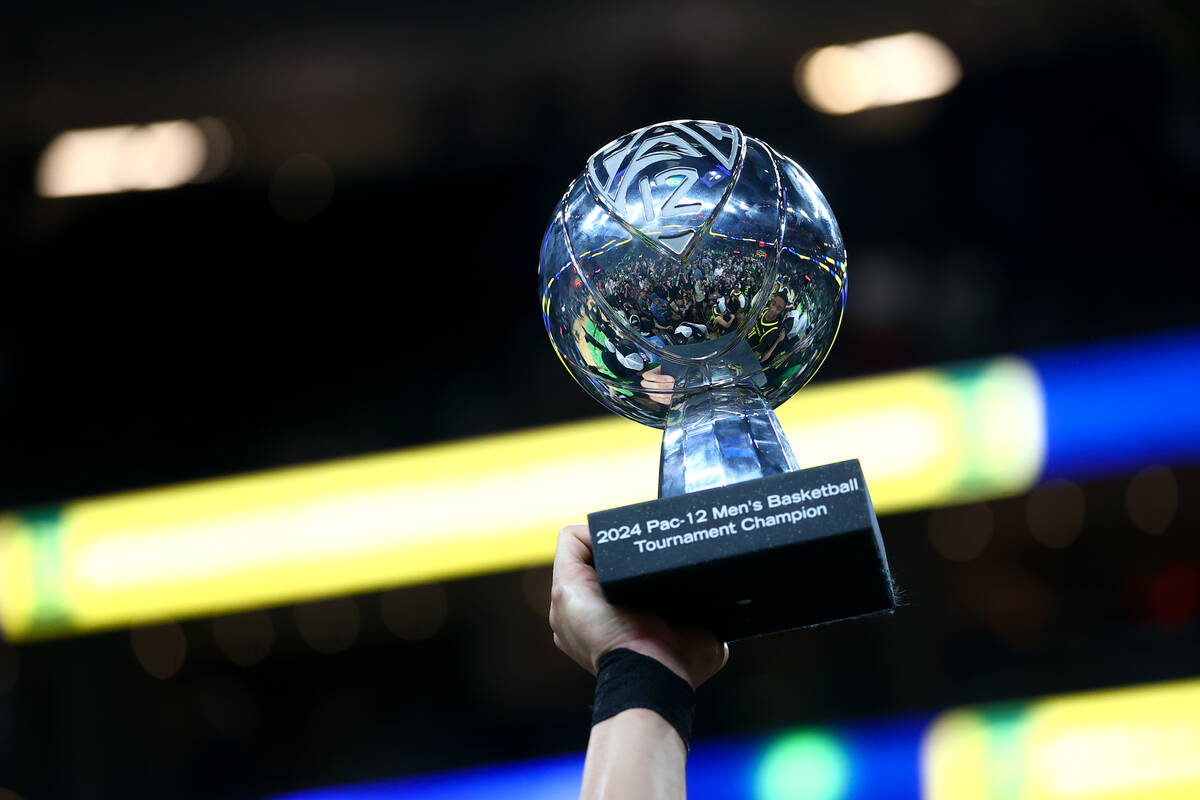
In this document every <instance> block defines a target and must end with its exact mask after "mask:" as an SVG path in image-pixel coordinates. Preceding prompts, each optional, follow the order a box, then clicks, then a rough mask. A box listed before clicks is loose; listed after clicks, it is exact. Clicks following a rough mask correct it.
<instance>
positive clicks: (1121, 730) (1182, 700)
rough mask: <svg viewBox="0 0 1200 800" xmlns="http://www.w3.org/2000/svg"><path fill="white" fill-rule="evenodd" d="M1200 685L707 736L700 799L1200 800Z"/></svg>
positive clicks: (548, 796)
mask: <svg viewBox="0 0 1200 800" xmlns="http://www.w3.org/2000/svg"><path fill="white" fill-rule="evenodd" d="M1197 753H1200V681H1196V680H1189V681H1179V682H1173V683H1160V684H1151V685H1146V686H1139V687H1132V688H1116V689H1106V690H1101V691H1095V692H1087V693H1082V694H1073V695H1062V696H1057V697H1047V698H1039V699H1034V700H1031V701H1016V702H1010V703H1003V704H997V705H980V706H967V707H961V708H956V709H951V710H949V711H946V712H943V713H940V714H937V715H936V716H925V715H921V716H916V717H908V718H898V719H897V718H893V719H877V720H870V721H863V722H858V723H854V724H850V725H831V726H820V727H809V728H800V729H791V730H785V731H781V732H779V733H777V734H774V735H768V736H762V735H757V736H745V737H740V738H736V739H726V740H717V741H703V740H700V741H697V742H696V743H695V744H694V747H693V748H692V751H691V753H690V754H689V757H688V764H687V772H688V797H690V798H692V800H883V799H884V798H887V799H888V800H1149V798H1154V800H1195V798H1196V797H1200V758H1197ZM582 767H583V758H582V756H581V755H576V754H572V755H565V756H557V757H554V758H545V759H539V760H534V761H525V762H516V763H508V764H498V765H488V766H482V767H475V768H472V769H467V770H461V771H455V772H445V773H440V774H430V775H423V776H417V777H405V778H401V779H398V780H393V781H379V782H374V783H369V784H357V785H343V786H330V787H326V788H319V789H308V790H304V791H300V792H294V793H289V794H286V795H282V796H280V797H279V800H283V798H287V800H368V798H372V799H377V798H385V797H386V798H390V800H418V799H419V800H450V798H460V797H487V798H490V799H491V800H517V798H520V800H529V798H541V800H568V798H574V797H577V796H578V794H579V780H580V778H579V776H580V774H581V772H582Z"/></svg>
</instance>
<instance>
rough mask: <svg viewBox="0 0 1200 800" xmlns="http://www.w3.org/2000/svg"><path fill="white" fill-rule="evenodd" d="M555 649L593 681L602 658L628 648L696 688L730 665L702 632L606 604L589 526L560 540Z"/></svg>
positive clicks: (554, 590)
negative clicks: (588, 674)
mask: <svg viewBox="0 0 1200 800" xmlns="http://www.w3.org/2000/svg"><path fill="white" fill-rule="evenodd" d="M550 628H551V629H552V630H553V631H554V644H556V645H557V646H558V649H559V650H562V651H563V652H564V653H566V654H567V655H568V656H570V657H571V658H572V659H573V660H574V661H575V663H577V664H579V666H581V667H583V668H584V669H586V670H587V671H588V672H590V673H592V674H593V675H595V674H596V665H597V663H598V662H599V661H600V657H601V656H603V655H604V654H605V653H607V652H609V651H610V650H615V649H617V648H618V647H626V648H628V649H630V650H633V651H634V652H637V653H641V654H642V655H644V656H649V657H650V658H653V659H656V660H657V661H659V662H660V663H661V664H663V665H664V666H666V667H667V668H668V669H670V670H671V671H672V672H674V673H675V674H676V675H678V676H679V677H681V678H683V679H684V680H685V681H687V682H688V683H689V684H690V685H691V686H692V688H693V689H694V688H696V687H697V686H699V685H700V684H702V683H704V681H706V680H708V679H709V678H711V677H712V676H713V675H715V674H716V673H717V672H718V671H720V669H721V668H722V667H723V666H725V662H726V661H728V660H729V647H728V645H726V644H725V643H724V642H720V641H718V640H717V637H715V636H714V635H713V634H712V632H711V631H708V630H706V629H704V628H696V627H683V626H674V625H669V624H667V622H666V621H665V620H664V619H663V618H662V617H660V616H658V615H657V614H652V613H649V612H644V611H634V610H632V609H629V608H624V607H621V606H613V605H610V604H609V603H608V601H607V600H605V599H604V594H603V593H602V592H601V590H600V583H599V581H598V580H597V579H596V570H595V567H593V562H592V542H591V536H590V535H589V534H588V528H587V526H586V525H568V526H567V527H565V528H563V529H562V531H561V532H560V533H559V535H558V551H557V552H556V553H555V555H554V583H553V585H552V587H551V589H550Z"/></svg>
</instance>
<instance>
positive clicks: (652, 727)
mask: <svg viewBox="0 0 1200 800" xmlns="http://www.w3.org/2000/svg"><path fill="white" fill-rule="evenodd" d="M550 627H551V629H553V631H554V643H555V644H556V645H558V647H559V649H560V650H562V651H563V652H564V653H566V654H567V655H568V656H570V657H571V658H572V659H574V660H575V662H576V663H578V664H579V665H580V666H581V667H583V668H584V669H586V670H587V671H588V672H591V673H592V674H593V675H597V674H598V677H597V687H596V703H595V707H594V708H595V712H594V715H593V723H594V724H593V727H592V735H591V737H590V739H589V740H588V750H587V759H586V762H585V765H584V771H583V789H582V791H581V794H580V797H581V798H583V800H600V799H601V798H604V799H605V800H608V799H609V798H612V799H613V800H615V799H616V798H621V799H622V800H624V798H649V799H651V800H668V799H669V800H676V799H678V798H683V797H684V796H685V791H684V786H685V784H684V763H685V762H686V760H687V739H688V738H689V737H690V734H691V715H692V705H691V704H692V692H693V691H694V689H695V688H696V687H697V686H699V685H700V684H701V683H703V682H704V681H705V680H707V679H708V678H710V677H711V676H712V675H714V674H715V673H716V672H717V671H718V670H720V669H721V667H723V666H724V665H725V661H726V660H727V658H728V655H729V650H728V648H727V647H726V646H725V645H724V644H723V643H722V642H719V641H717V639H716V637H714V636H713V635H712V633H710V632H709V631H707V630H703V629H700V628H684V627H676V626H671V625H668V624H667V623H666V622H665V621H664V620H663V619H662V618H661V617H659V616H657V615H655V614H649V613H645V612H638V611H633V610H631V609H627V608H620V607H615V606H612V605H609V604H608V602H607V601H606V600H605V599H604V595H603V594H602V593H601V590H600V584H599V583H598V582H597V580H596V571H595V569H594V568H593V566H592V546H591V538H590V536H589V535H588V529H587V526H586V525H569V526H567V527H566V528H563V530H562V532H561V533H560V534H559V537H558V552H557V553H556V555H555V558H554V583H553V588H552V589H551V592H550Z"/></svg>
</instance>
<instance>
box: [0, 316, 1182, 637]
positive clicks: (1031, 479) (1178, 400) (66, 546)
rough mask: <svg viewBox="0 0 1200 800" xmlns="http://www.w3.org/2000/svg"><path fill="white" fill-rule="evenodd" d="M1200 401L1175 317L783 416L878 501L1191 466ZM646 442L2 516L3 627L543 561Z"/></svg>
mask: <svg viewBox="0 0 1200 800" xmlns="http://www.w3.org/2000/svg"><path fill="white" fill-rule="evenodd" d="M1115 375H1119V376H1121V379H1120V380H1114V378H1113V376H1115ZM1198 396H1200V332H1186V333H1177V334H1163V335H1159V336H1153V337H1147V338H1143V339H1138V340H1134V341H1130V342H1123V343H1119V344H1108V345H1095V346H1089V347H1080V348H1067V349H1063V350H1056V351H1051V352H1043V353H1035V354H1032V355H1030V356H1028V357H1015V356H1005V357H1001V358H994V359H989V360H985V361H979V362H970V363H965V364H959V365H954V366H950V367H945V368H939V369H920V370H912V371H909V372H904V373H897V374H893V375H884V376H878V377H871V378H865V379H859V380H851V381H843V382H839V383H830V384H824V385H821V386H816V387H812V388H810V389H806V390H805V391H803V392H801V393H800V394H799V395H798V396H797V397H796V398H795V399H793V400H792V401H791V402H789V403H787V404H785V405H783V406H781V407H780V409H779V413H778V416H779V420H780V422H781V424H782V425H783V427H784V429H785V431H786V432H787V435H788V437H789V439H790V440H791V441H792V442H794V443H795V448H796V452H797V453H798V454H799V457H800V460H801V463H802V464H803V465H805V466H808V465H816V464H825V463H831V462H834V461H840V460H843V459H850V458H858V459H860V460H861V462H862V465H863V470H864V473H865V474H866V477H867V481H868V484H869V486H870V490H871V496H872V498H873V500H874V502H875V507H876V509H877V510H878V511H879V512H881V513H886V512H896V511H901V510H914V509H920V508H930V507H936V506H945V505H955V504H965V503H970V502H973V501H979V500H983V499H986V498H989V497H998V496H1007V495H1013V494H1021V493H1024V492H1027V491H1029V490H1030V489H1031V488H1033V487H1034V486H1035V485H1037V484H1038V483H1039V482H1040V481H1042V480H1047V479H1052V478H1063V477H1067V476H1074V477H1075V478H1077V479H1078V478H1087V477H1092V476H1096V475H1124V474H1129V473H1130V472H1132V471H1135V470H1138V469H1141V468H1142V467H1145V466H1146V465H1148V464H1169V463H1182V462H1189V461H1194V460H1196V459H1197V458H1198V457H1200V404H1197V403H1196V402H1195V398H1196V397H1198ZM659 445H660V434H659V433H658V432H657V431H655V430H653V429H650V428H646V427H643V426H640V425H635V424H632V423H629V422H627V421H625V420H620V419H616V418H605V419H597V420H590V421H585V422H578V423H572V424H568V425H559V426H554V427H548V428H541V429H536V430H530V431H523V432H517V433H508V434H502V435H496V436H489V437H484V438H480V439H474V440H466V441H460V442H450V443H445V444H439V445H431V446H426V447H420V448H414V449H411V450H406V451H402V452H397V453H384V454H378V455H372V456H364V457H357V458H348V459H342V460H338V461H334V462H330V463H326V464H314V465H310V466H303V467H294V468H289V469H279V470H273V471H268V472H263V473H259V474H254V475H245V476H238V477H230V478H223V479H218V480H211V481H204V482H198V483H194V484H184V485H179V486H171V487H165V488H157V489H150V490H146V491H139V492H130V493H127V494H122V495H115V496H111V497H101V498H95V499H87V500H80V501H75V502H68V503H65V504H63V505H61V506H55V507H49V508H40V509H36V510H28V511H24V512H21V511H17V512H13V513H7V514H0V626H2V627H3V631H4V635H5V637H6V638H8V639H11V640H21V639H30V638H37V637H44V636H54V635H67V634H71V633H76V632H82V631H88V630H95V629H100V628H106V627H113V626H120V625H130V624H135V625H136V624H147V623H151V622H155V621H160V620H165V619H174V618H181V617H185V616H196V615H206V614H214V613H224V612H228V611H233V610H238V609H244V608H254V607H261V606H263V605H270V604H285V603H293V602H297V601H301V600H306V599H317V598H322V597H330V596H335V595H343V594H349V593H354V592H363V591H374V590H378V589H384V588H389V587H399V586H405V585H412V584H419V583H428V582H430V581H437V580H442V579H445V578H449V577H456V576H467V575H474V574H479V573H483V572H499V571H506V570H514V569H523V568H528V567H531V566H534V565H538V564H546V563H549V561H550V560H551V558H552V556H553V553H554V544H555V538H556V537H555V534H556V532H557V531H558V529H559V528H560V527H561V526H562V525H563V524H564V523H566V522H570V521H572V520H581V519H584V517H585V516H586V514H587V513H588V512H589V511H593V510H595V509H598V508H611V507H614V506H620V505H625V504H628V503H633V502H637V501H641V500H645V499H646V498H647V497H648V496H650V495H651V494H652V493H653V491H654V487H655V486H656V485H657V482H656V477H657V468H658V455H659ZM1064 538H1065V536H1064ZM1055 541H1061V540H1058V539H1056V540H1055ZM353 627H355V628H356V627H357V615H356V612H355V623H354V625H353ZM348 629H349V628H347V630H348Z"/></svg>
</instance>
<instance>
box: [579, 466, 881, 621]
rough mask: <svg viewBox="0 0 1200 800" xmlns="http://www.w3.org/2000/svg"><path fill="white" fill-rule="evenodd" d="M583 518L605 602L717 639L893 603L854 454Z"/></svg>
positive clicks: (872, 610) (869, 610) (874, 610)
mask: <svg viewBox="0 0 1200 800" xmlns="http://www.w3.org/2000/svg"><path fill="white" fill-rule="evenodd" d="M588 525H589V529H590V531H591V536H592V551H593V555H594V558H595V566H596V575H597V577H598V579H599V581H600V586H601V588H602V589H603V591H604V596H605V597H606V598H607V599H608V601H609V602H610V603H613V604H614V605H626V606H631V607H635V608H640V609H645V610H649V611H655V612H657V613H659V614H661V615H662V616H663V617H665V618H666V619H667V620H669V621H671V622H673V623H679V624H694V625H702V626H704V627H706V628H709V629H711V630H712V631H713V633H714V634H716V635H717V637H719V638H720V639H722V640H724V641H731V640H734V639H745V638H749V637H751V636H761V635H764V634H768V633H776V632H779V631H785V630H791V629H794V628H803V627H808V626H811V625H820V624H823V623H828V622H834V621H837V620H841V619H847V618H849V617H857V616H862V615H866V614H876V613H880V612H890V611H893V610H894V609H895V606H896V597H895V591H894V587H893V584H892V578H891V571H890V570H889V568H888V563H887V555H886V554H885V553H884V549H883V539H882V537H881V536H880V533H879V522H878V520H877V519H876V518H875V509H874V507H873V506H872V504H871V497H870V495H869V494H868V493H867V486H866V481H865V480H863V475H862V467H861V466H860V465H859V463H858V461H857V460H854V461H842V462H838V463H836V464H827V465H825V466H821V467H813V468H811V469H804V470H797V471H795V472H786V473H782V474H779V475H771V476H769V477H765V478H758V479H754V480H749V481H744V482H741V483H735V484H732V485H729V486H722V487H719V488H715V489H706V490H704V491H700V492H692V493H690V494H683V495H677V496H674V497H664V498H662V499H659V500H653V501H650V502H646V503H637V504H635V505H630V506H623V507H621V508H614V509H610V510H608V511H599V512H596V513H593V514H589V515H588Z"/></svg>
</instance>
